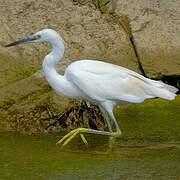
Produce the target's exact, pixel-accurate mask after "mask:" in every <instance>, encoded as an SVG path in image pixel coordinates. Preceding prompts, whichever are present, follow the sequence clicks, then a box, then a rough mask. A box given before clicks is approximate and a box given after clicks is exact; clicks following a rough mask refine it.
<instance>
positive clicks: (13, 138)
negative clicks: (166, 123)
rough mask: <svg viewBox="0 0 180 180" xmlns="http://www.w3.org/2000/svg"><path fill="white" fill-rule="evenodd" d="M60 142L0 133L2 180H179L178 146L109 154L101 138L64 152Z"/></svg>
mask: <svg viewBox="0 0 180 180" xmlns="http://www.w3.org/2000/svg"><path fill="white" fill-rule="evenodd" d="M89 138H90V137H89ZM57 139H58V136H56V135H52V136H23V135H18V134H15V133H1V134H0V142H1V146H0V162H1V163H0V171H1V173H0V179H47V180H51V179H52V180H55V179H119V178H122V179H178V178H180V147H179V146H180V145H179V146H178V144H176V145H174V144H169V145H167V144H166V145H161V146H159V145H153V146H147V147H136V148H132V147H125V146H124V147H120V148H117V149H116V150H115V151H114V152H113V153H109V154H106V153H105V152H103V151H104V150H105V149H107V147H106V145H105V144H106V142H105V141H103V142H102V141H101V143H100V145H98V142H99V140H100V139H98V138H96V140H95V142H94V143H95V144H94V145H93V147H92V146H90V147H89V148H87V147H83V146H81V145H80V144H81V143H80V142H77V141H76V143H75V142H73V143H72V144H71V145H70V146H68V148H66V149H64V150H62V149H60V148H59V147H58V146H56V145H55V142H56V140H57ZM95 146H98V148H95ZM73 147H74V149H73Z"/></svg>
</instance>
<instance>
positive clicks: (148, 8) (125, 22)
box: [0, 0, 180, 133]
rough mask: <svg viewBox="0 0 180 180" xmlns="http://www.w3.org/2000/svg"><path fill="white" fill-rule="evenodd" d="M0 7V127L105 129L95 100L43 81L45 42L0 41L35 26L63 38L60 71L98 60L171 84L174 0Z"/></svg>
mask: <svg viewBox="0 0 180 180" xmlns="http://www.w3.org/2000/svg"><path fill="white" fill-rule="evenodd" d="M0 6H1V10H0V17H1V18H0V65H1V68H0V128H1V129H5V130H7V129H9V130H11V129H16V130H18V131H21V132H24V133H39V132H47V131H56V130H60V129H63V128H69V129H73V128H74V127H77V126H84V123H83V122H85V124H86V126H91V127H93V128H103V129H104V128H106V125H105V124H103V123H102V122H101V121H99V120H98V119H102V116H101V115H100V113H99V110H98V109H97V108H96V107H95V106H93V105H88V104H86V103H85V102H83V103H81V102H79V103H77V102H72V101H69V100H68V99H66V98H64V97H63V98H62V97H59V96H57V95H56V94H55V93H54V92H53V91H52V90H51V88H50V87H49V86H48V84H47V82H46V81H45V79H44V78H43V75H42V73H41V64H42V59H43V57H44V56H45V54H47V52H48V51H49V50H50V47H49V46H48V45H45V44H41V45H40V44H31V45H24V46H17V47H14V48H4V47H3V46H4V45H5V44H7V43H9V42H12V41H15V40H16V39H19V38H22V37H24V36H27V35H29V34H31V33H34V32H36V31H39V30H40V29H43V28H53V29H54V30H56V31H58V32H59V33H60V34H61V36H62V37H63V39H64V42H65V48H66V50H65V55H64V58H63V60H62V61H61V62H60V63H59V72H61V73H63V71H64V69H65V67H66V66H67V64H69V63H71V62H72V61H74V60H76V59H101V60H103V61H106V62H112V63H114V64H118V65H121V66H125V67H127V68H130V69H132V70H135V71H136V72H139V73H141V74H143V75H144V76H147V77H150V78H154V79H161V80H163V81H165V82H168V83H169V84H173V85H175V86H177V87H179V83H180V51H179V49H180V8H179V7H180V1H179V0H173V1H164V0H151V1H148V0H38V1H35V0H28V1H26V0H13V1H11V0H0ZM92 116H93V117H94V118H93V119H95V120H94V121H90V122H89V121H83V119H88V117H92ZM79 119H80V120H79ZM91 119H92V118H91Z"/></svg>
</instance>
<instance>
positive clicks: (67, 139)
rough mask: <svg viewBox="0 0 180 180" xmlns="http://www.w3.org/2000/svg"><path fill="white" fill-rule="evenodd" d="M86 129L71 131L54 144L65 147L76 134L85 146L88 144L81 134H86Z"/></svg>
mask: <svg viewBox="0 0 180 180" xmlns="http://www.w3.org/2000/svg"><path fill="white" fill-rule="evenodd" d="M86 131H87V129H86V128H77V129H74V130H72V131H70V132H69V133H68V134H66V135H65V136H64V137H63V138H62V139H60V140H59V141H58V142H57V143H56V144H61V143H63V144H62V147H64V146H66V145H67V144H68V143H69V142H70V141H71V140H72V139H73V138H74V137H75V136H76V135H77V134H80V137H81V139H82V141H83V142H84V144H85V145H87V144H88V142H87V140H86V138H85V137H84V135H83V134H82V133H84V132H86Z"/></svg>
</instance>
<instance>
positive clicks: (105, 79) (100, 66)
mask: <svg viewBox="0 0 180 180" xmlns="http://www.w3.org/2000/svg"><path fill="white" fill-rule="evenodd" d="M33 42H34V43H37V42H47V43H50V44H51V45H52V51H51V52H50V53H49V54H48V55H46V56H45V58H44V61H43V65H42V66H43V71H44V74H45V77H46V79H47V81H48V83H49V84H50V86H51V87H52V88H53V89H54V90H55V91H56V92H57V93H58V94H61V95H63V96H67V97H70V98H82V99H85V100H88V101H90V102H95V103H96V104H97V105H98V106H99V107H100V109H101V111H102V113H103V115H104V119H105V121H106V123H107V126H108V129H109V131H99V130H94V129H89V128H77V129H75V130H72V131H70V132H69V133H68V134H67V135H65V136H64V137H63V138H62V139H61V140H59V141H58V142H57V144H61V143H62V146H65V145H67V144H68V143H69V142H70V141H71V140H72V139H73V138H74V137H75V136H76V135H77V134H80V137H81V138H82V141H83V142H84V143H85V144H87V140H86V139H85V137H84V135H83V134H84V133H92V134H101V135H107V136H109V137H110V142H112V140H113V138H115V137H118V136H120V135H121V130H120V128H119V125H118V123H117V121H116V118H115V117H114V114H113V108H114V106H115V105H116V104H117V103H119V102H121V101H126V102H130V103H142V102H143V101H144V100H145V99H150V98H154V97H160V98H164V99H168V100H173V99H174V98H175V96H176V92H177V91H178V89H177V88H175V87H173V86H170V85H168V84H165V83H163V82H161V81H155V80H151V79H148V78H146V77H144V76H142V75H140V74H138V73H136V72H134V71H132V70H129V69H126V68H124V67H121V66H117V65H114V64H110V63H105V62H102V61H98V60H78V61H75V62H73V63H71V64H70V65H69V66H68V67H67V68H66V70H65V73H64V75H60V74H59V73H58V72H57V71H56V69H55V65H56V64H57V63H58V62H59V61H60V60H61V59H62V57H63V54H64V44H63V39H62V38H61V36H60V35H59V34H58V33H57V32H56V31H54V30H52V29H43V30H41V31H39V32H37V33H35V34H33V35H31V36H28V37H26V38H24V39H21V40H17V41H16V42H13V43H10V44H8V45H6V46H5V47H10V46H15V45H19V44H23V43H33ZM113 126H114V128H112V127H113Z"/></svg>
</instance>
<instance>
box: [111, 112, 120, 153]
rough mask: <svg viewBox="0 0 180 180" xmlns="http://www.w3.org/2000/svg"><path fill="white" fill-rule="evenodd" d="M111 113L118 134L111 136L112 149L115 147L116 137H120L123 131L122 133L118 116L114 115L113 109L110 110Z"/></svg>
mask: <svg viewBox="0 0 180 180" xmlns="http://www.w3.org/2000/svg"><path fill="white" fill-rule="evenodd" d="M109 115H110V117H111V119H112V120H113V122H114V124H115V128H116V132H115V134H116V135H115V136H111V137H110V138H109V148H110V150H112V149H113V144H114V142H115V139H116V138H117V137H119V136H120V135H121V134H122V133H121V130H120V128H119V125H118V123H117V121H116V118H115V117H114V114H113V111H111V112H109Z"/></svg>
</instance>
